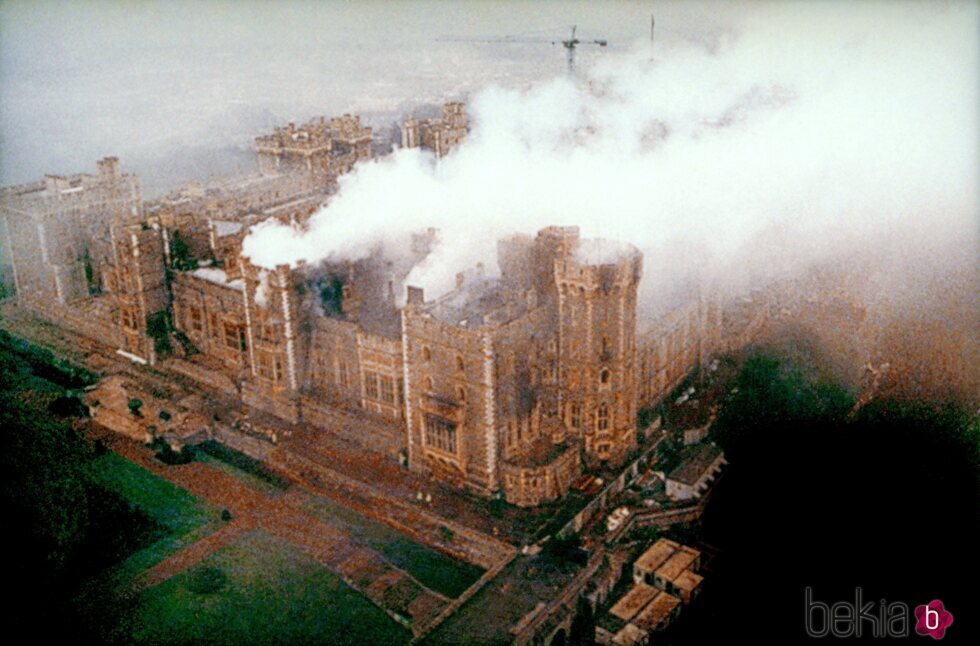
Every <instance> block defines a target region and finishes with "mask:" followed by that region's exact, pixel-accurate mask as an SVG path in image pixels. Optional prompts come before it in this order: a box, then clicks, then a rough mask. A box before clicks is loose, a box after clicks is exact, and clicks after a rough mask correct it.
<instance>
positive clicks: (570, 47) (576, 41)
mask: <svg viewBox="0 0 980 646" xmlns="http://www.w3.org/2000/svg"><path fill="white" fill-rule="evenodd" d="M577 29H578V25H572V33H571V35H570V36H569V37H568V38H565V39H546V38H522V37H519V36H507V37H505V38H439V39H437V40H438V41H439V42H457V43H548V44H551V45H558V44H560V45H561V46H562V47H564V48H565V50H566V51H567V52H568V71H569V73H572V72H574V71H575V48H576V47H578V46H579V45H598V46H599V47H606V46H607V45H608V44H609V41H607V40H606V39H605V38H594V39H591V40H582V39H580V38H578V37H577V36H576V35H575V32H576V30H577Z"/></svg>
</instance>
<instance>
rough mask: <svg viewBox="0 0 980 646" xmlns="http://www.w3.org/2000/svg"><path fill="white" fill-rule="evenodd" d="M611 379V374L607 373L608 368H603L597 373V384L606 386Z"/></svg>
mask: <svg viewBox="0 0 980 646" xmlns="http://www.w3.org/2000/svg"><path fill="white" fill-rule="evenodd" d="M611 377H612V373H611V372H609V368H603V369H602V370H601V371H600V372H599V382H600V383H603V384H608V383H609V379H610V378H611Z"/></svg>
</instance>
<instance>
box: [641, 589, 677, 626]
mask: <svg viewBox="0 0 980 646" xmlns="http://www.w3.org/2000/svg"><path fill="white" fill-rule="evenodd" d="M680 604H681V600H680V599H678V598H677V597H675V596H674V595H672V594H667V593H666V592H661V593H660V594H658V595H657V596H656V598H655V599H654V600H653V601H651V602H650V603H649V604H647V607H646V608H644V609H643V612H641V613H640V614H639V615H637V616H636V618H635V619H633V621H632V623H633V625H635V626H636V627H637V628H639V629H641V630H647V631H650V630H654V629H656V628H657V627H658V626H660V625H661V624H662V623H663V622H664V620H665V619H667V618H668V617H669V616H670V614H671V613H672V612H673V611H674V609H675V608H677V606H679V605H680Z"/></svg>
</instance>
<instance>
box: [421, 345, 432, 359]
mask: <svg viewBox="0 0 980 646" xmlns="http://www.w3.org/2000/svg"><path fill="white" fill-rule="evenodd" d="M422 361H432V350H430V349H429V346H427V345H425V346H422Z"/></svg>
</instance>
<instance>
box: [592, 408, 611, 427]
mask: <svg viewBox="0 0 980 646" xmlns="http://www.w3.org/2000/svg"><path fill="white" fill-rule="evenodd" d="M595 426H596V429H597V430H599V431H607V430H609V407H608V406H606V405H605V404H599V410H598V412H597V413H596V418H595Z"/></svg>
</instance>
